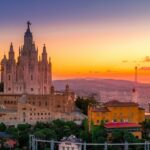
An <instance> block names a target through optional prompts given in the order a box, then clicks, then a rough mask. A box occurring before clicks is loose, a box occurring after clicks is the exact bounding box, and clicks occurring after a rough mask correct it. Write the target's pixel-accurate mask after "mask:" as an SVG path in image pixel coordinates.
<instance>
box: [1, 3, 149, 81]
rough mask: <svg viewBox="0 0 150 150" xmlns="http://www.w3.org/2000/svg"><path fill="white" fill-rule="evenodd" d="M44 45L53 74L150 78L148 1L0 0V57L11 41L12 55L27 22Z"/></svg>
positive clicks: (73, 76) (36, 37) (38, 43)
mask: <svg viewBox="0 0 150 150" xmlns="http://www.w3.org/2000/svg"><path fill="white" fill-rule="evenodd" d="M28 20H30V21H31V23H32V26H31V31H32V32H33V36H34V41H35V43H36V45H37V46H38V48H39V51H40V52H41V51H42V47H43V44H44V43H45V44H46V47H47V51H48V55H49V56H50V57H51V59H52V64H53V69H52V70H53V79H64V78H112V79H125V80H133V79H134V67H135V66H138V68H139V71H138V72H139V82H150V1H148V0H132V1H131V0H126V1H125V0H124V1H123V0H1V1H0V58H2V57H3V55H4V53H6V54H7V52H8V50H9V46H10V42H13V45H14V49H15V52H16V57H17V55H18V48H19V46H21V45H22V44H23V35H24V32H25V30H26V22H27V21H28Z"/></svg>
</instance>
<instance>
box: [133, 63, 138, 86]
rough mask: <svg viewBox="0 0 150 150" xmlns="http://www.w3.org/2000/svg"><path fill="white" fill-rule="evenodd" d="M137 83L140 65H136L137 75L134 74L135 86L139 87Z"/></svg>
mask: <svg viewBox="0 0 150 150" xmlns="http://www.w3.org/2000/svg"><path fill="white" fill-rule="evenodd" d="M137 83H138V67H137V66H135V75H134V84H135V87H137Z"/></svg>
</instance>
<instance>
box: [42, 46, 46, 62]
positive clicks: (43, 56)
mask: <svg viewBox="0 0 150 150" xmlns="http://www.w3.org/2000/svg"><path fill="white" fill-rule="evenodd" d="M42 61H43V62H47V52H46V46H45V44H44V46H43V52H42Z"/></svg>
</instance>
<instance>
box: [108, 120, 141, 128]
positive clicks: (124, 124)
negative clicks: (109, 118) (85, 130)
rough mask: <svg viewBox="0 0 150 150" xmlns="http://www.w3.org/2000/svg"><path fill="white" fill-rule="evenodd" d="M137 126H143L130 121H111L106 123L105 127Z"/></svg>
mask: <svg viewBox="0 0 150 150" xmlns="http://www.w3.org/2000/svg"><path fill="white" fill-rule="evenodd" d="M134 127H135V128H136V127H141V125H139V124H137V123H129V122H109V123H106V124H105V128H108V129H109V128H113V129H117V128H134Z"/></svg>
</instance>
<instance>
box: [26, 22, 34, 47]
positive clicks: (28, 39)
mask: <svg viewBox="0 0 150 150" xmlns="http://www.w3.org/2000/svg"><path fill="white" fill-rule="evenodd" d="M30 26H31V23H30V21H28V22H27V30H26V32H25V35H24V46H25V47H28V48H32V44H33V37H32V32H31V31H30Z"/></svg>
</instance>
